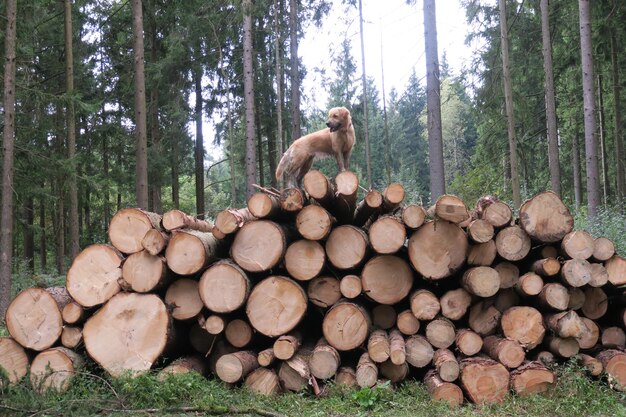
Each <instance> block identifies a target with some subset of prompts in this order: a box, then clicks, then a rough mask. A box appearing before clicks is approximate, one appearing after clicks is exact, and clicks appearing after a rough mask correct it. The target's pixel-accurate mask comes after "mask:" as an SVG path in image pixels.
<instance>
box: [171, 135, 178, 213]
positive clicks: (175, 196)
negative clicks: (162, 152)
mask: <svg viewBox="0 0 626 417" xmlns="http://www.w3.org/2000/svg"><path fill="white" fill-rule="evenodd" d="M178 153H179V149H178V141H177V140H176V139H174V140H172V155H171V158H172V159H171V163H172V202H173V203H174V208H175V209H178V208H179V207H180V195H179V194H180V193H179V189H180V185H179V182H178V162H179V159H180V158H179V157H178Z"/></svg>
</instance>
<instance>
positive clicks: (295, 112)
mask: <svg viewBox="0 0 626 417" xmlns="http://www.w3.org/2000/svg"><path fill="white" fill-rule="evenodd" d="M289 65H290V71H289V81H290V82H291V137H292V140H296V139H298V138H299V137H300V136H302V133H301V131H300V68H299V65H300V62H299V59H298V1H296V0H289Z"/></svg>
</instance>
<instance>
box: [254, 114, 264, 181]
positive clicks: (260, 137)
mask: <svg viewBox="0 0 626 417" xmlns="http://www.w3.org/2000/svg"><path fill="white" fill-rule="evenodd" d="M255 118H256V121H255V125H256V126H255V127H256V146H257V150H256V154H257V155H258V162H259V164H258V167H259V176H258V179H259V185H260V186H261V187H265V175H264V171H265V167H264V164H263V135H262V134H261V117H260V115H259V113H258V112H257V113H256V114H255Z"/></svg>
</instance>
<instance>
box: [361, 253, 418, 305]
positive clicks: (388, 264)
mask: <svg viewBox="0 0 626 417" xmlns="http://www.w3.org/2000/svg"><path fill="white" fill-rule="evenodd" d="M361 285H362V286H363V292H364V293H365V294H367V296H368V297H369V298H371V299H372V300H374V301H376V302H378V303H381V304H387V305H392V304H396V303H397V302H399V301H400V300H402V299H403V298H404V297H406V296H407V295H408V294H409V291H411V288H412V287H413V271H412V270H411V267H410V266H409V264H408V263H407V262H406V261H405V260H404V259H402V258H400V257H398V256H393V255H381V256H376V257H374V258H372V259H370V260H369V261H368V262H367V263H366V264H365V266H364V267H363V271H362V272H361Z"/></svg>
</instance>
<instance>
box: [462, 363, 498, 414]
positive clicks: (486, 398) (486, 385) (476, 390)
mask: <svg viewBox="0 0 626 417" xmlns="http://www.w3.org/2000/svg"><path fill="white" fill-rule="evenodd" d="M461 386H462V387H463V389H464V390H465V393H466V394H467V397H468V398H469V399H470V401H472V402H474V403H477V404H484V403H498V402H502V401H503V400H504V397H505V396H506V394H507V392H508V391H509V371H507V369H506V368H505V367H504V365H502V364H501V363H498V362H496V361H494V360H492V359H485V358H467V359H463V360H462V361H461Z"/></svg>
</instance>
